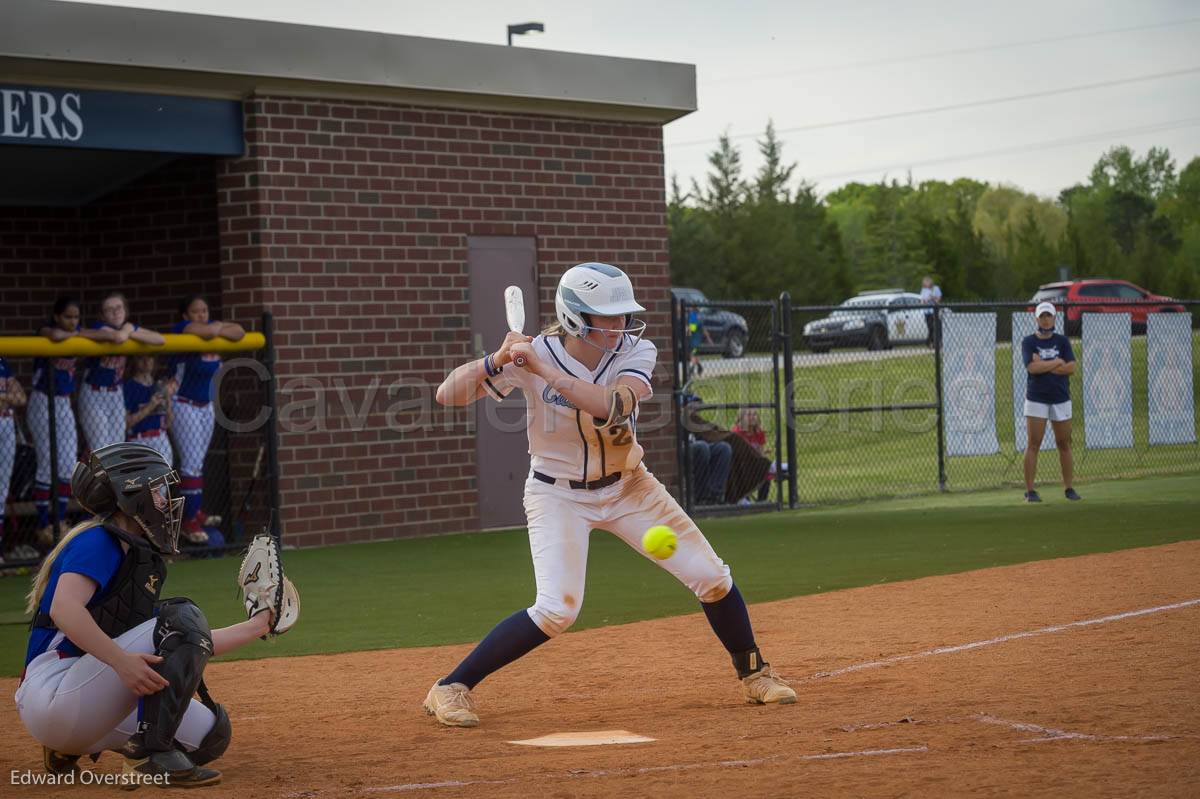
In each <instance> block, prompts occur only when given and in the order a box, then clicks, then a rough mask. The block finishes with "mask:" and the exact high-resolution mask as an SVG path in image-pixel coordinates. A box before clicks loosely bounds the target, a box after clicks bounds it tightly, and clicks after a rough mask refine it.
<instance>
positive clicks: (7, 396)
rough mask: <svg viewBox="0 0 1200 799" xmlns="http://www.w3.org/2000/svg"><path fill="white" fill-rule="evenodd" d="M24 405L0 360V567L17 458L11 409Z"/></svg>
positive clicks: (15, 382)
mask: <svg viewBox="0 0 1200 799" xmlns="http://www.w3.org/2000/svg"><path fill="white" fill-rule="evenodd" d="M24 404H25V389H23V388H21V381H20V380H17V378H15V377H13V374H12V371H11V370H10V369H9V368H8V361H6V360H5V359H4V358H0V566H3V565H4V554H3V553H4V529H5V527H4V525H5V518H4V511H5V508H7V507H8V486H9V483H10V482H12V471H13V462H14V460H15V459H16V457H17V426H16V424H15V423H14V422H13V408H20V407H21V406H22V405H24Z"/></svg>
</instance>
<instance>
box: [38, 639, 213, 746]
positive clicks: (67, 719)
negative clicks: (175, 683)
mask: <svg viewBox="0 0 1200 799" xmlns="http://www.w3.org/2000/svg"><path fill="white" fill-rule="evenodd" d="M157 623H158V621H157V619H150V620H148V621H145V622H142V623H141V624H139V625H138V626H137V627H134V628H133V629H132V630H129V631H127V632H126V633H124V634H123V635H121V636H118V637H117V638H116V639H115V640H116V642H117V645H118V646H120V647H121V648H122V649H124V650H125V651H126V652H144V653H147V654H149V653H152V652H153V651H154V625H155V624H157ZM61 640H62V633H59V634H57V635H55V636H54V640H53V641H51V643H50V649H48V650H47V651H46V652H43V653H42V654H40V655H38V656H37V657H35V658H34V659H33V660H32V661H31V662H30V664H29V667H28V668H27V669H26V670H25V679H23V680H22V681H21V684H20V686H18V687H17V694H16V701H17V714H18V715H19V716H20V717H21V722H22V723H23V724H24V725H25V729H27V730H28V731H29V734H30V735H32V736H33V737H34V739H35V740H37V741H38V742H39V743H41V744H42V745H43V746H48V747H50V748H51V749H53V750H55V751H56V752H62V753H63V754H68V755H88V754H92V753H94V752H103V751H104V750H106V749H117V748H119V747H120V746H121V745H122V744H124V743H125V741H127V740H129V736H131V735H133V733H134V732H136V731H137V704H138V697H137V695H136V694H134V693H133V692H132V691H130V690H129V689H128V688H126V687H125V685H124V683H122V682H121V678H120V677H118V676H117V673H116V672H115V671H113V670H112V669H111V668H109V667H108V666H106V665H105V664H103V663H101V662H100V661H99V660H97V659H96V658H94V657H92V656H91V655H84V656H83V657H76V658H59V656H58V652H56V651H55V650H54V647H55V646H56V645H57V644H58V642H59V641H61ZM214 723H216V717H215V716H214V715H213V713H212V711H211V710H209V709H208V708H206V707H205V706H204V705H203V704H202V703H201V702H199V701H197V700H195V699H193V700H192V703H191V706H189V707H188V709H187V712H185V713H184V716H183V723H182V724H180V725H179V731H178V732H177V733H175V740H177V741H179V742H180V743H181V744H183V746H184V748H185V749H187V750H189V751H191V750H194V749H197V748H198V747H199V746H200V742H201V741H203V740H204V736H206V735H208V733H209V730H211V729H212V728H213V724H214Z"/></svg>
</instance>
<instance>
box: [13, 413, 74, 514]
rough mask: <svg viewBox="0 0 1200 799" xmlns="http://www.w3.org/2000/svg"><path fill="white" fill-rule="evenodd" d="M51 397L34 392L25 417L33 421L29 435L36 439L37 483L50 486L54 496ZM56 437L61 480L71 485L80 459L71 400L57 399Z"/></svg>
mask: <svg viewBox="0 0 1200 799" xmlns="http://www.w3.org/2000/svg"><path fill="white" fill-rule="evenodd" d="M49 406H50V398H49V397H47V396H46V395H45V394H43V393H42V392H40V391H33V392H30V395H29V408H28V409H27V411H26V413H25V418H26V419H27V420H28V421H29V432H30V434H31V435H32V436H33V448H34V451H35V452H36V453H37V481H38V482H39V483H42V484H43V485H48V486H50V495H51V496H52V497H53V496H54V486H53V485H52V483H53V481H52V480H51V479H50V415H49ZM54 425H55V428H54V437H55V439H56V441H57V444H58V446H57V448H56V449H55V454H56V455H57V456H58V479H59V480H60V481H62V482H70V481H71V475H72V473H74V471H75V461H76V460H77V459H78V457H79V451H78V441H77V438H76V435H77V434H76V432H75V414H74V413H73V412H72V411H71V398H70V397H55V398H54Z"/></svg>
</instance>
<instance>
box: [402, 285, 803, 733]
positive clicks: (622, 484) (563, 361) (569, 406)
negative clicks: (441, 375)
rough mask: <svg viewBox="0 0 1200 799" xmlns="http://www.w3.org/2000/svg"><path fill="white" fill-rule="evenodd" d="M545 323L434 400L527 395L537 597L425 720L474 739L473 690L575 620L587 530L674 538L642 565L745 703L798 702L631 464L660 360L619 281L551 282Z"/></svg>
mask: <svg viewBox="0 0 1200 799" xmlns="http://www.w3.org/2000/svg"><path fill="white" fill-rule="evenodd" d="M555 310H556V313H557V316H558V323H557V324H555V325H552V326H551V327H549V328H547V329H546V330H545V331H543V332H542V334H541V335H539V336H537V337H536V338H531V337H529V336H525V335H522V334H520V333H509V334H508V335H507V336H506V337H505V339H504V343H503V345H502V346H501V347H500V349H499V350H498V351H497V352H496V353H494V354H493V355H489V356H487V357H486V358H483V359H480V360H476V361H471V362H469V363H466V364H464V365H462V366H460V367H458V368H457V369H455V370H454V371H453V372H452V373H451V374H450V375H449V376H448V377H447V378H446V381H445V382H444V383H442V385H441V386H440V387H439V388H438V392H437V398H438V402H440V403H442V404H444V405H467V404H470V403H472V402H474V401H475V400H477V399H479V398H481V397H483V396H484V395H487V396H490V397H492V398H493V399H495V400H501V399H503V398H504V397H506V396H508V394H509V393H511V392H512V391H513V390H515V389H520V390H521V392H522V393H523V394H524V395H525V400H526V404H527V408H528V415H529V426H528V435H529V454H530V456H531V457H530V461H531V467H532V468H531V469H530V473H529V477H528V479H527V480H526V482H525V513H526V516H527V517H528V522H529V546H530V551H531V554H532V556H533V568H534V575H535V578H536V581H537V598H536V599H535V600H534V603H533V605H532V606H531V607H529V608H526V609H522V610H519V611H517V612H516V613H514V614H512V615H511V616H509V617H508V618H506V619H504V620H503V621H501V622H500V623H499V624H497V625H496V627H495V628H493V629H492V631H491V632H490V633H488V635H487V637H485V638H484V639H483V640H482V641H481V642H480V643H479V645H478V646H476V647H475V649H474V651H472V652H471V653H470V654H469V655H467V657H466V658H465V659H464V660H463V661H462V662H461V663H460V664H458V666H457V667H456V668H455V669H454V671H452V672H450V674H449V675H447V676H446V677H443V678H442V679H440V680H438V681H437V682H436V683H434V685H433V687H432V688H430V689H429V694H428V695H427V696H426V698H425V710H426V712H428V713H429V714H431V715H433V716H436V717H437V719H438V721H440V722H441V723H442V724H445V725H447V726H452V727H474V726H476V725H477V724H478V723H479V716H478V714H477V713H476V712H475V702H474V698H473V697H472V696H471V691H472V690H473V689H474V688H475V686H476V685H478V684H479V683H480V682H481V681H482V680H483V679H484V678H485V677H487V675H489V674H491V673H492V672H494V671H496V670H497V669H500V668H501V667H503V666H505V665H507V664H508V663H511V662H512V661H514V660H516V659H517V658H519V657H521V656H522V655H525V654H527V653H528V652H530V651H532V650H533V649H535V648H536V647H538V646H540V645H541V644H543V643H545V642H546V641H548V640H550V639H551V638H553V637H554V636H556V635H558V634H560V633H562V632H564V631H565V630H566V629H567V628H568V627H570V626H571V624H572V623H574V621H575V619H576V618H577V617H578V616H579V611H580V608H581V607H582V605H583V591H584V582H585V574H586V570H587V553H588V536H589V533H590V531H591V530H592V528H600V529H603V530H607V531H609V532H611V533H613V534H614V535H616V536H617V537H619V538H620V539H621V540H623V541H624V542H625V543H627V544H629V545H630V546H631V547H633V548H634V550H636V551H638V552H642V549H641V546H640V543H641V538H642V535H643V533H645V532H646V530H647V529H648V528H650V527H653V526H654V525H659V524H665V525H668V526H670V527H671V528H672V529H674V530H675V532H676V534H677V535H678V536H679V544H678V550H677V552H676V554H675V555H674V556H673V557H671V558H669V559H667V560H661V561H660V560H656V559H654V558H652V557H650V556H649V555H648V554H646V553H645V552H642V554H643V555H644V556H645V557H646V558H647V559H648V560H650V561H651V562H652V563H655V564H657V565H659V566H661V567H663V568H664V569H666V570H667V571H669V572H670V573H671V574H673V575H674V576H675V578H676V579H678V580H679V581H680V582H681V583H683V584H684V585H686V586H687V587H688V589H689V590H690V591H692V593H694V594H695V595H696V597H697V598H698V599H699V600H700V606H701V607H702V608H703V609H704V613H705V616H706V617H707V618H708V621H709V624H710V625H711V626H712V629H713V632H715V633H716V635H717V638H718V639H720V641H721V643H722V644H723V645H724V646H725V648H726V650H728V652H729V654H730V657H731V658H732V660H733V666H734V668H735V669H736V671H737V675H738V677H739V678H740V679H741V684H742V691H743V694H744V695H745V698H746V701H748V702H750V703H755V704H766V703H779V704H791V703H793V702H795V701H796V692H795V691H793V690H792V689H791V688H790V687H789V686H788V684H787V683H786V682H785V681H784V680H782V679H781V678H780V677H778V676H777V675H776V674H775V672H774V670H773V669H772V668H771V667H770V666H769V665H768V664H767V663H766V662H765V661H763V658H762V654H761V653H760V652H759V649H758V647H757V645H756V644H755V640H754V631H753V629H752V628H751V626H750V615H749V613H748V611H747V610H746V603H745V601H744V600H743V599H742V595H741V593H740V592H739V591H738V589H737V586H736V585H734V583H733V578H732V577H731V576H730V572H729V567H728V566H727V565H726V564H725V563H724V561H722V560H721V558H720V557H718V556H717V554H716V553H715V552H714V551H713V548H712V546H711V545H710V544H709V543H708V541H707V540H706V539H705V538H704V535H703V534H702V533H701V532H700V530H699V528H697V527H696V524H695V522H693V521H692V520H691V519H690V518H688V516H687V514H686V513H684V511H683V509H682V508H680V507H679V504H678V503H677V502H676V501H675V499H674V498H673V497H672V496H671V495H670V493H669V492H668V491H667V489H666V488H665V487H664V486H663V485H662V483H660V482H659V481H658V480H657V479H656V478H655V477H654V475H652V474H651V473H650V472H649V471H648V470H647V469H646V467H645V465H644V464H643V463H642V455H643V450H642V446H641V444H639V443H638V440H637V406H638V403H639V402H642V401H643V400H645V399H646V398H647V397H649V396H650V394H651V374H652V373H653V370H654V363H655V359H656V357H657V350H656V348H655V346H654V345H653V344H652V343H651V342H649V341H647V340H646V339H644V338H642V333H643V331H644V330H645V323H644V322H634V320H633V314H635V313H638V312H640V311H644V310H645V308H643V307H642V306H641V305H639V304H638V303H637V301H636V300H635V299H634V294H633V285H632V284H631V283H630V281H629V278H628V277H627V276H626V275H625V273H624V272H622V271H621V270H620V269H618V268H616V267H614V266H610V265H608V264H601V263H586V264H580V265H578V266H575V267H572V268H571V269H568V270H567V271H566V273H565V274H564V275H563V277H562V279H561V280H560V281H559V284H558V291H557V293H556V296H555ZM518 354H520V355H524V356H525V360H526V365H525V366H524V367H523V368H518V367H517V366H516V364H515V363H513V362H512V359H513V357H514V356H515V355H518Z"/></svg>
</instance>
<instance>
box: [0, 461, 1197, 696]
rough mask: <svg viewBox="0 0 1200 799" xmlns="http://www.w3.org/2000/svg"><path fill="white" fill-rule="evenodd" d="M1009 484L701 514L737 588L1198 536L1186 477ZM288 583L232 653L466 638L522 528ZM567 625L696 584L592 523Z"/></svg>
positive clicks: (418, 543)
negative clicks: (293, 615) (288, 591)
mask: <svg viewBox="0 0 1200 799" xmlns="http://www.w3.org/2000/svg"><path fill="white" fill-rule="evenodd" d="M1047 495H1048V497H1049V498H1050V499H1049V501H1047V502H1046V503H1044V504H1043V505H1040V506H1028V505H1023V504H1021V503H1019V501H1018V500H1019V494H1017V493H1016V492H1013V491H991V492H978V493H973V494H961V495H950V494H941V495H934V496H929V497H922V498H910V499H901V500H891V501H886V502H878V503H873V504H870V505H862V506H854V507H852V506H834V507H827V508H819V509H810V510H801V511H794V512H783V513H771V514H760V515H755V516H750V517H740V518H725V519H711V520H705V521H703V522H702V527H703V529H704V530H705V532H706V534H707V535H708V537H709V538H710V540H711V541H712V542H713V545H714V546H715V547H716V549H717V551H718V552H719V553H721V555H722V556H723V557H724V558H725V559H726V560H727V561H728V562H729V563H730V565H731V566H732V567H733V571H734V575H735V577H736V579H737V581H738V584H739V585H740V586H741V587H742V590H743V592H744V593H745V594H746V596H747V598H748V599H749V600H750V601H751V602H761V601H766V600H771V599H781V598H784V597H790V596H799V595H804V594H812V593H818V592H821V591H831V590H835V589H839V588H848V587H853V586H862V585H871V584H874V583H881V582H890V581H896V580H908V579H913V578H917V577H922V576H926V575H931V574H949V573H954V572H959V571H964V570H968V569H976V568H983V567H988V566H998V565H1004V564H1011V563H1021V562H1024V561H1030V560H1040V559H1044V558H1056V557H1066V556H1072V555H1082V554H1085V553H1089V552H1106V551H1113V550H1118V549H1125V548H1129V547H1140V546H1152V545H1156V544H1164V543H1168V542H1172V541H1180V540H1185V539H1193V538H1200V477H1197V476H1186V477H1167V478H1153V479H1144V480H1133V481H1114V482H1107V483H1096V484H1094V485H1092V486H1090V487H1088V488H1087V490H1086V491H1084V496H1085V500H1084V501H1083V502H1081V503H1071V504H1068V503H1067V502H1066V501H1065V500H1062V499H1058V497H1059V496H1060V495H1059V494H1058V493H1057V492H1047ZM237 566H238V561H237V560H236V559H234V558H225V559H221V560H207V561H186V562H181V563H178V564H174V565H173V566H172V567H171V574H170V577H169V579H168V581H167V591H166V593H167V594H168V595H183V596H189V597H191V598H193V599H194V600H195V601H196V602H198V603H199V604H200V605H201V606H202V607H203V608H204V609H205V611H206V612H207V613H208V616H209V620H210V621H211V622H212V623H213V624H214V626H220V625H224V624H229V623H231V622H234V621H237V620H238V619H239V612H240V606H239V605H238V603H237V601H236V600H235V598H234V582H235V580H234V577H235V574H236V571H237ZM286 566H287V570H288V572H289V574H290V575H291V576H292V577H293V579H294V580H295V582H296V584H297V585H298V586H299V588H300V590H301V592H302V608H303V616H302V621H301V622H300V625H299V626H298V627H297V629H296V630H295V631H293V632H291V633H289V634H288V635H287V636H285V637H283V638H280V639H278V641H276V642H274V643H271V644H265V643H257V642H256V643H255V644H253V645H251V646H249V647H247V648H245V649H243V650H241V652H239V653H235V655H234V657H248V658H258V657H271V656H278V655H297V654H312V653H330V652H344V651H353V650H363V649H379V648H388V647H411V646H423V645H432V644H447V643H457V642H469V641H474V640H477V639H478V638H480V637H481V636H482V635H483V634H484V633H486V632H487V630H488V629H490V628H491V626H492V625H493V624H494V623H495V622H496V621H498V620H499V619H500V618H501V617H503V616H504V615H507V614H508V613H509V612H511V611H512V610H514V609H516V608H520V607H524V606H526V605H528V604H529V603H530V602H531V601H532V598H533V574H532V568H531V566H530V562H529V545H528V540H527V538H526V536H525V533H524V530H514V531H506V532H499V533H481V534H472V535H458V536H448V537H442V538H425V539H410V540H405V541H392V542H386V543H375V544H356V545H347V546H337V547H327V548H322V549H307V550H300V551H295V552H288V553H287V554H286ZM588 571H589V580H588V586H587V588H588V591H587V595H586V598H585V602H584V609H583V615H582V617H581V618H580V620H579V622H578V623H577V625H576V629H583V628H587V627H597V626H602V625H607V624H619V623H623V622H630V621H635V620H638V619H645V618H652V617H660V616H671V615H677V614H682V613H691V612H694V611H695V610H696V609H697V606H696V602H695V599H694V598H693V597H692V596H691V595H690V594H689V593H688V592H687V591H686V590H685V589H683V588H681V587H680V586H679V585H678V584H677V583H675V581H674V580H673V579H672V578H671V577H670V576H669V575H667V574H666V573H665V572H663V571H661V570H659V569H656V568H654V567H653V566H652V565H651V564H650V563H648V562H646V561H645V560H643V559H642V558H641V557H640V556H639V555H637V554H635V553H633V552H631V551H630V550H629V549H628V548H627V547H626V546H625V545H624V544H622V543H621V542H620V541H618V540H617V539H615V538H614V537H613V536H610V535H608V534H605V533H594V534H593V542H592V548H591V556H590V563H589V570H588ZM27 580H28V578H27V577H9V578H5V579H0V674H3V675H15V674H17V673H19V672H20V669H21V664H22V662H23V653H24V649H25V643H26V640H27V632H26V629H25V627H24V625H23V624H22V623H21V618H22V613H21V610H20V609H21V607H22V605H23V602H22V594H23V593H24V591H25V590H26V588H27V586H28V582H27Z"/></svg>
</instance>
